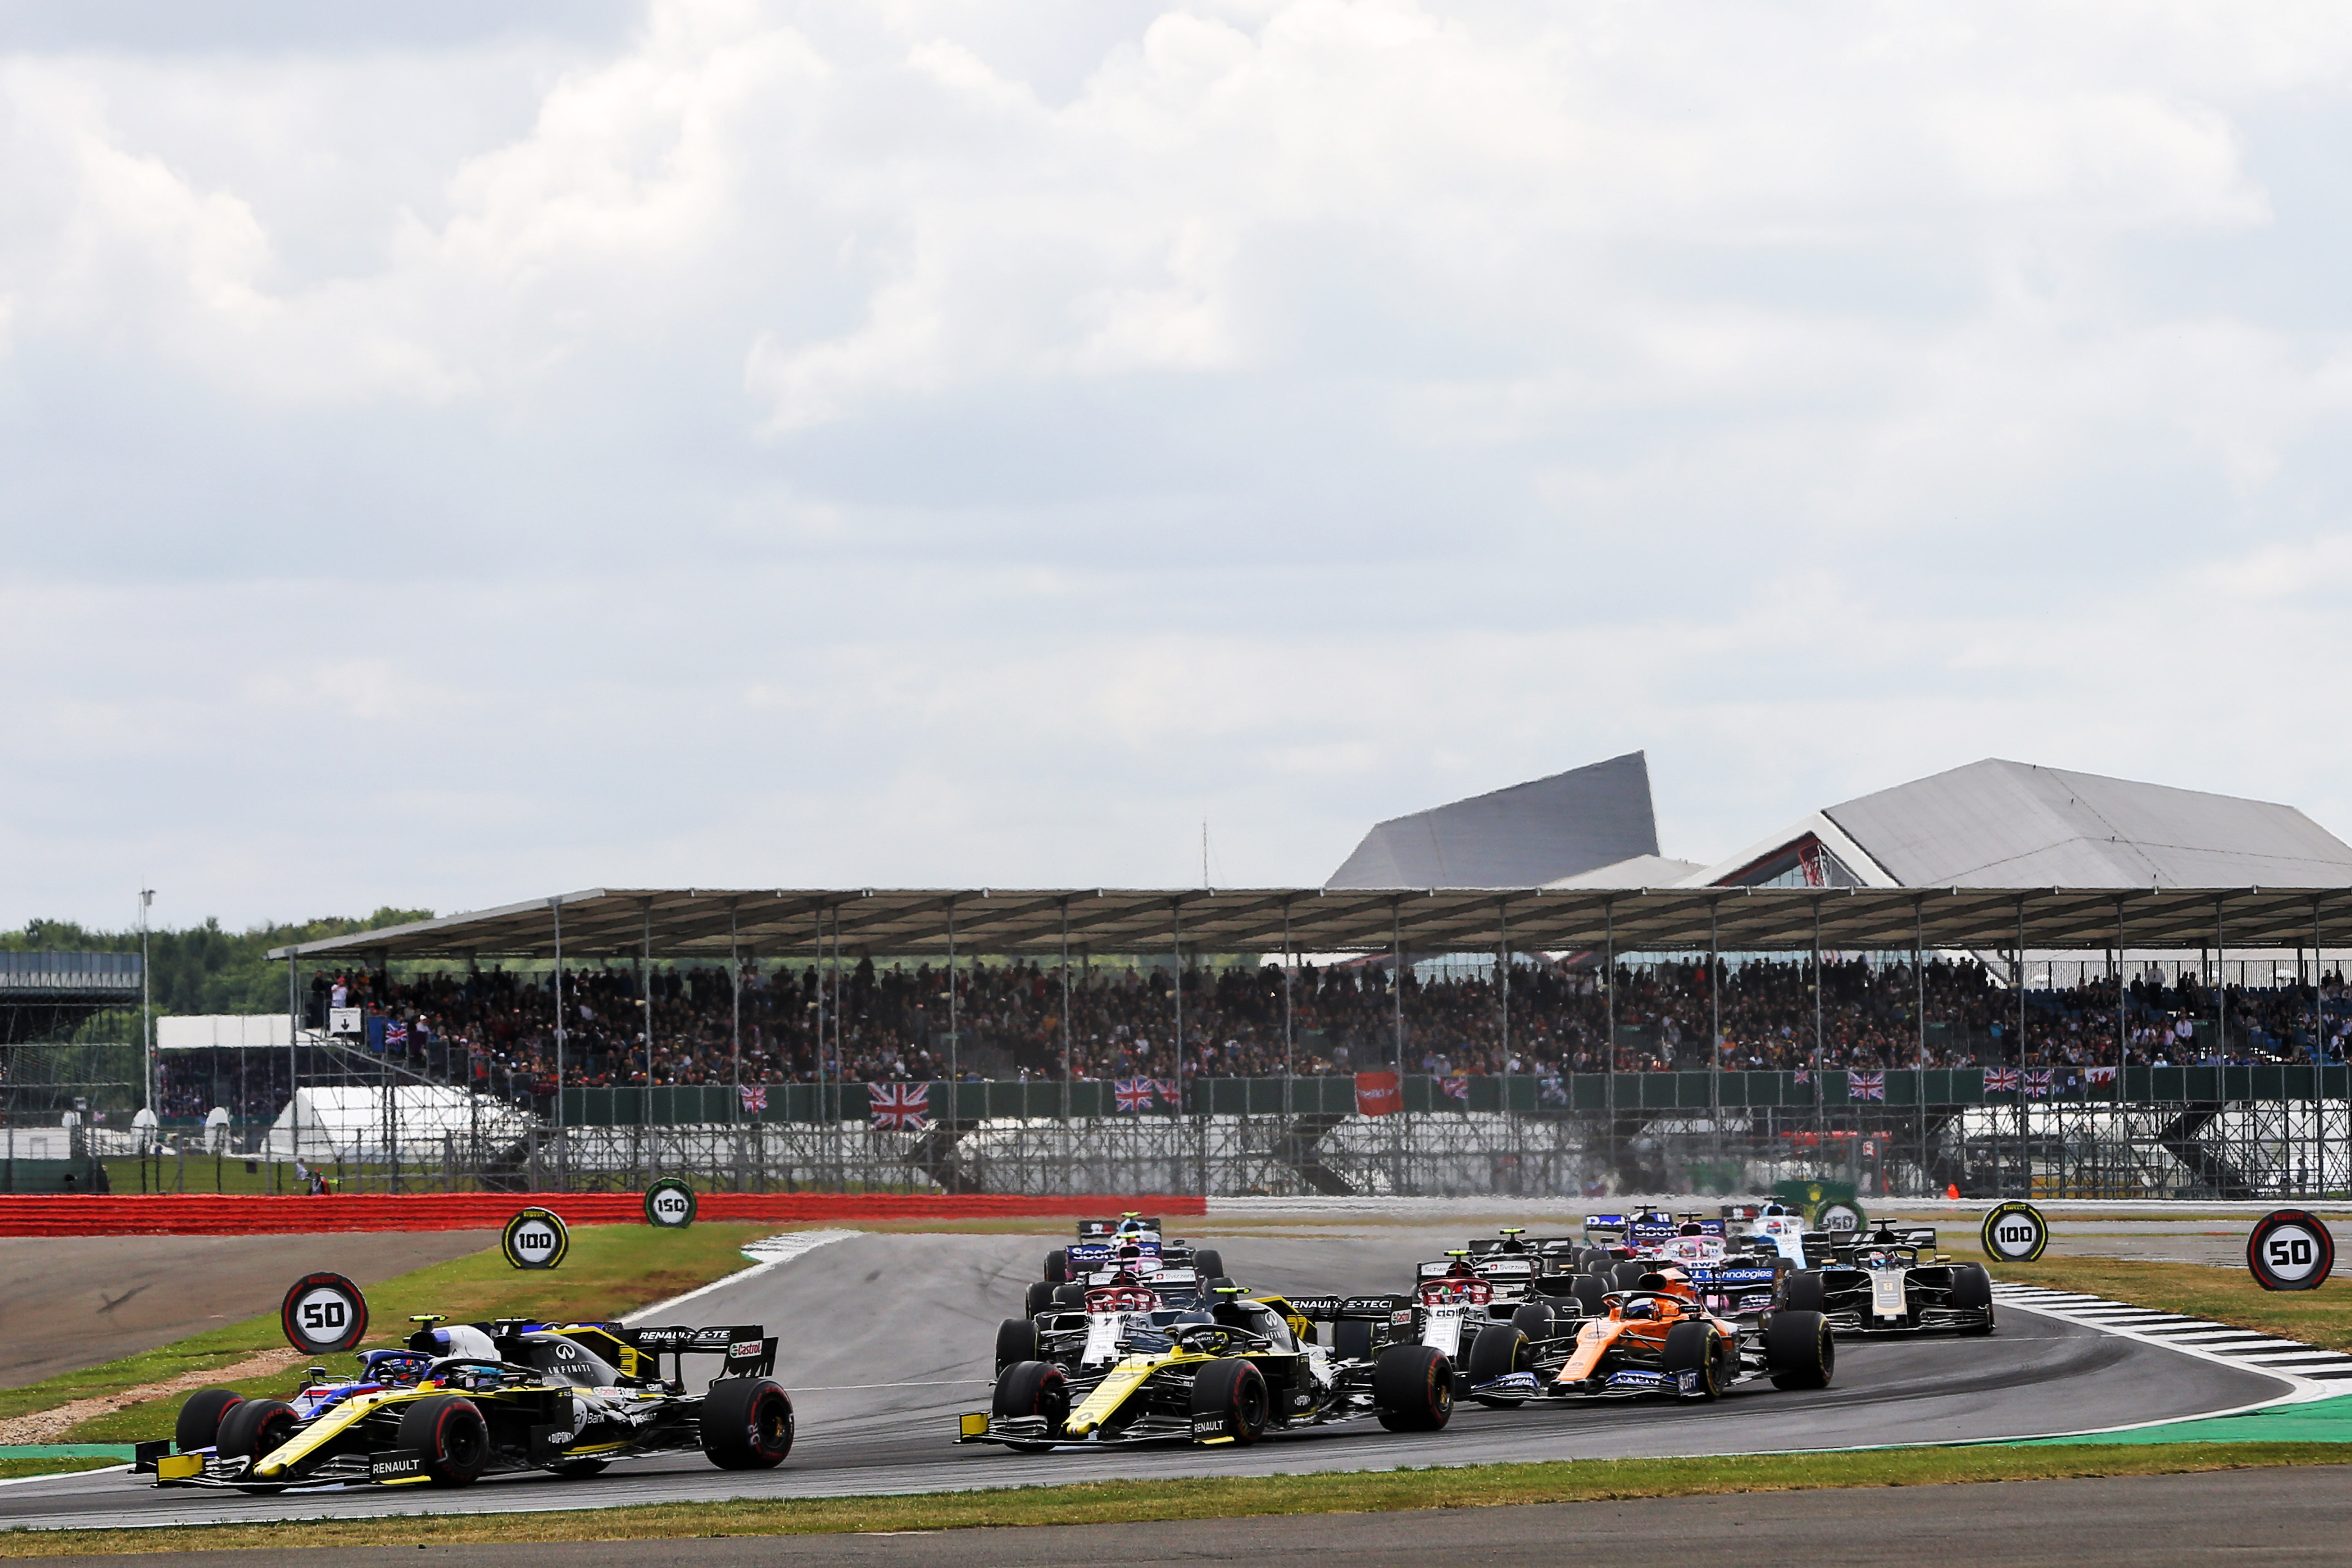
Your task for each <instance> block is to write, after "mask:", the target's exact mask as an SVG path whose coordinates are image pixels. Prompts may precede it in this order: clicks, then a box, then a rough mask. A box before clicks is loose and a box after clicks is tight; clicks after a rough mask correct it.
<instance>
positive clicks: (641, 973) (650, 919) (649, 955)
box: [637, 899, 654, 1138]
mask: <svg viewBox="0 0 2352 1568" xmlns="http://www.w3.org/2000/svg"><path fill="white" fill-rule="evenodd" d="M644 914H645V920H646V945H645V950H644V953H643V955H642V956H641V957H640V958H639V959H638V961H637V963H638V969H637V1001H638V1002H639V1004H640V1005H643V1007H644V1009H645V1015H646V1121H645V1125H646V1137H648V1138H651V1137H652V1136H653V1126H654V901H653V900H651V899H647V900H646V907H645V910H644Z"/></svg>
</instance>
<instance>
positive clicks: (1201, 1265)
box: [1192, 1247, 1225, 1279]
mask: <svg viewBox="0 0 2352 1568" xmlns="http://www.w3.org/2000/svg"><path fill="white" fill-rule="evenodd" d="M1224 1271H1225V1255H1224V1254H1223V1253H1222V1252H1219V1251H1218V1250H1217V1249H1216V1248H1215V1247H1194V1248H1193V1249H1192V1272H1193V1273H1195V1274H1197V1275H1199V1276H1200V1277H1201V1278H1202V1279H1210V1278H1212V1277H1213V1276H1215V1275H1219V1274H1223V1272H1224Z"/></svg>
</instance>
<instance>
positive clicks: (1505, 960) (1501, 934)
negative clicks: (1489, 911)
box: [1495, 899, 1511, 1072]
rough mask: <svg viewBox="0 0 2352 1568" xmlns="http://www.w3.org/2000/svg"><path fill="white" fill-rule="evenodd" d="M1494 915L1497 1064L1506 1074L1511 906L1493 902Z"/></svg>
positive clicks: (1508, 1049) (1509, 1055)
mask: <svg viewBox="0 0 2352 1568" xmlns="http://www.w3.org/2000/svg"><path fill="white" fill-rule="evenodd" d="M1495 913H1496V918H1497V920H1498V921H1499V922H1500V924H1499V926H1498V929H1497V934H1496V942H1495V998H1496V1004H1497V1005H1499V1007H1500V1008H1501V1010H1502V1020H1503V1059H1502V1061H1501V1063H1500V1064H1499V1065H1500V1066H1501V1067H1502V1068H1503V1070H1504V1071H1506V1072H1508V1071H1509V1070H1510V1067H1511V905H1510V900H1507V899H1498V900H1496V902H1495Z"/></svg>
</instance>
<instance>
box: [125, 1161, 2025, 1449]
mask: <svg viewBox="0 0 2352 1568" xmlns="http://www.w3.org/2000/svg"><path fill="white" fill-rule="evenodd" d="M1935 1245H1936V1241H1935V1233H1934V1231H1933V1230H1932V1229H1929V1228H1927V1227H1925V1226H1904V1227H1895V1226H1879V1227H1877V1228H1876V1229H1875V1230H1874V1231H1870V1232H1867V1233H1864V1232H1848V1233H1844V1234H1831V1233H1825V1232H1821V1231H1814V1230H1809V1229H1807V1228H1805V1226H1804V1225H1803V1222H1802V1220H1801V1218H1799V1217H1798V1216H1795V1215H1788V1214H1784V1213H1781V1212H1780V1211H1778V1210H1776V1209H1769V1208H1767V1209H1762V1210H1755V1211H1744V1212H1736V1213H1735V1212H1730V1211H1727V1215H1725V1216H1718V1217H1709V1218H1702V1217H1700V1216H1699V1215H1688V1214H1685V1215H1667V1214H1661V1213H1656V1212H1654V1211H1642V1212H1637V1213H1632V1214H1601V1215H1588V1216H1587V1217H1586V1219H1585V1223H1584V1226H1583V1228H1582V1230H1581V1231H1580V1233H1578V1234H1576V1235H1564V1236H1540V1237H1538V1236H1529V1235H1528V1234H1527V1233H1526V1232H1525V1231H1523V1230H1519V1229H1516V1228H1506V1229H1505V1230H1503V1231H1502V1232H1501V1233H1500V1234H1499V1235H1497V1236H1495V1237H1480V1238H1476V1239H1474V1240H1472V1241H1471V1242H1470V1243H1469V1244H1468V1245H1467V1246H1465V1247H1461V1248H1458V1249H1455V1250H1453V1251H1450V1252H1448V1253H1447V1254H1446V1255H1445V1257H1444V1258H1437V1259H1432V1260H1430V1261H1427V1262H1424V1263H1422V1264H1420V1265H1418V1266H1417V1267H1416V1268H1415V1271H1414V1272H1415V1278H1414V1279H1413V1280H1412V1283H1411V1285H1410V1288H1409V1289H1404V1290H1402V1291H1396V1292H1386V1293H1378V1294H1369V1295H1347V1294H1341V1293H1338V1292H1333V1293H1329V1294H1304V1293H1297V1292H1291V1293H1282V1294H1278V1293H1273V1292H1259V1291H1251V1290H1248V1289H1244V1288H1243V1287H1242V1286H1240V1285H1238V1284H1236V1283H1235V1282H1234V1280H1233V1279H1230V1278H1227V1277H1226V1276H1225V1274H1224V1266H1223V1259H1222V1258H1221V1257H1220V1256H1219V1254H1218V1252H1217V1251H1216V1250H1214V1249H1213V1248H1209V1247H1202V1246H1199V1245H1198V1244H1196V1243H1193V1242H1190V1241H1186V1240H1183V1239H1181V1238H1176V1237H1166V1236H1165V1235H1163V1233H1162V1231H1161V1228H1160V1222H1159V1221H1158V1220H1157V1219H1156V1218H1152V1217H1150V1216H1147V1215H1139V1214H1129V1215H1121V1216H1119V1217H1118V1218H1117V1219H1114V1220H1103V1221H1087V1222H1086V1223H1084V1224H1082V1225H1080V1226H1079V1227H1078V1234H1077V1237H1076V1239H1075V1241H1073V1242H1072V1243H1070V1244H1068V1245H1066V1246H1064V1247H1056V1248H1055V1249H1054V1250H1053V1251H1052V1252H1051V1253H1049V1254H1048V1255H1047V1257H1046V1258H1045V1268H1044V1269H1043V1276H1044V1277H1043V1278H1042V1279H1038V1280H1037V1281H1035V1282H1034V1283H1032V1284H1031V1285H1030V1286H1029V1287H1028V1288H1027V1291H1026V1300H1025V1301H1024V1309H1025V1310H1024V1315H1022V1316H1020V1317H1016V1318H1008V1319H1006V1320H1004V1321H1003V1322H1002V1323H1001V1324H1000V1325H999V1327H998V1330H997V1335H996V1346H995V1380H994V1384H993V1390H992V1398H991V1402H990V1407H989V1408H988V1409H987V1410H985V1411H975V1412H971V1413H970V1414H967V1415H962V1416H961V1417H960V1418H959V1421H958V1429H957V1433H956V1438H957V1440H958V1441H959V1442H962V1443H974V1444H993V1445H998V1446H1001V1447H1005V1448H1008V1449H1011V1450H1013V1451H1015V1452H1023V1453H1036V1452H1044V1451H1046V1450H1050V1449H1053V1448H1055V1447H1065V1446H1069V1445H1076V1444H1093V1445H1100V1444H1108V1443H1130V1444H1149V1443H1165V1442H1178V1443H1187V1444H1201V1445H1212V1446H1213V1445H1223V1444H1232V1445H1237V1446H1238V1445H1247V1444H1251V1443H1255V1442H1257V1441H1259V1440H1261V1439H1262V1438H1265V1437H1267V1436H1271V1435H1275V1434H1278V1433H1283V1432H1291V1431H1297V1430H1300V1429H1303V1428H1307V1427H1319V1426H1330V1425H1334V1424H1338V1423H1344V1422H1354V1421H1377V1422H1378V1423H1379V1424H1380V1425H1381V1426H1383V1427H1385V1428H1387V1429H1388V1430H1390V1431H1392V1432H1427V1431H1436V1430H1439V1429H1441V1428H1443V1427H1444V1426H1447V1424H1448V1423H1449V1422H1450V1421H1451V1419H1452V1417H1453V1415H1454V1409H1455V1405H1456V1401H1457V1400H1463V1399H1466V1400H1469V1401H1472V1402H1475V1403H1476V1404H1477V1405H1483V1406H1486V1407H1488V1408H1493V1409H1500V1410H1514V1409H1523V1408H1528V1407H1531V1406H1542V1405H1559V1404H1570V1403H1593V1402H1609V1401H1616V1400H1625V1399H1639V1398H1661V1399H1673V1400H1681V1401H1700V1402H1705V1401H1711V1400H1715V1399H1717V1398H1719V1397H1721V1396H1722V1395H1723V1394H1725V1393H1727V1392H1728V1391H1729V1390H1731V1389H1733V1388H1735V1387H1738V1386H1739V1385H1741V1384H1750V1383H1759V1382H1765V1383H1769V1384H1770V1385H1771V1386H1772V1387H1774V1388H1778V1389H1821V1388H1826V1387H1828V1386H1829V1385H1830V1384H1831V1382H1832V1378H1833V1376H1834V1374H1835V1371H1836V1354H1837V1342H1838V1340H1839V1338H1840V1337H1841V1336H1853V1335H1869V1334H1887V1333H1892V1334H1913V1333H1926V1332H1933V1331H1951V1332H1957V1333H1961V1334H1984V1333H1990V1332H1991V1331H1992V1330H1993V1306H1992V1295H1991V1282H1990V1279H1989V1278H1988V1277H1987V1275H1986V1273H1985V1270H1984V1269H1983V1268H1981V1267H1980V1266H1979V1265H1976V1264H1973V1263H1956V1262H1953V1261H1952V1260H1951V1259H1949V1258H1944V1257H1942V1256H1940V1255H1938V1254H1937V1252H1936V1250H1935ZM321 1279H324V1280H334V1281H339V1288H348V1290H349V1292H350V1293H351V1294H352V1295H354V1296H355V1295H356V1291H357V1288H356V1287H354V1286H350V1284H349V1282H348V1281H341V1280H340V1277H336V1276H314V1277H312V1278H311V1279H310V1280H306V1281H304V1282H303V1283H302V1284H301V1285H298V1286H297V1288H296V1289H297V1291H298V1292H299V1291H300V1290H302V1289H304V1288H305V1287H306V1286H309V1285H310V1284H312V1283H314V1282H316V1281H318V1280H321ZM295 1302H296V1296H295V1295H294V1294H293V1293H289V1298H288V1303H289V1304H288V1309H287V1312H288V1318H287V1322H288V1333H289V1339H293V1340H295V1342H296V1343H297V1345H298V1348H299V1347H300V1346H301V1344H302V1340H301V1338H300V1337H299V1335H298V1333H297V1331H296V1329H295V1326H294V1316H293V1314H294V1310H295ZM356 1310H357V1313H358V1321H359V1323H360V1324H361V1325H362V1327H363V1325H364V1322H365V1308H364V1303H363V1302H361V1303H359V1304H358V1305H357V1308H356ZM414 1321H415V1323H416V1325H417V1326H416V1328H415V1331H414V1332H413V1333H412V1334H410V1335H409V1337H408V1339H407V1341H406V1343H405V1345H404V1347H402V1348H398V1349H376V1350H369V1351H363V1352H359V1354H358V1358H357V1359H358V1367H357V1370H356V1372H355V1373H354V1374H352V1375H349V1376H341V1377H338V1376H332V1375H330V1374H329V1373H327V1371H326V1370H325V1368H324V1367H323V1366H313V1367H312V1368H311V1369H310V1373H308V1374H306V1376H305V1377H304V1378H303V1380H302V1384H301V1386H300V1388H299V1391H298V1392H297V1393H296V1394H294V1396H293V1397H292V1398H290V1399H284V1400H280V1399H273V1398H260V1397H256V1398H246V1397H244V1396H242V1395H241V1394H237V1393H236V1392H233V1391H231V1390H227V1389H207V1390H205V1391H202V1392H200V1393H198V1394H193V1395H191V1396H190V1397H189V1398H188V1400H187V1401H186V1402H185V1403H184V1405H182V1407H181V1410H180V1412H179V1416H178V1422H177V1426H176V1430H175V1432H174V1435H173V1440H172V1441H171V1442H170V1443H157V1444H148V1445H142V1447H141V1451H140V1457H139V1465H138V1468H140V1469H142V1471H144V1472H146V1473H150V1474H152V1475H153V1476H154V1477H155V1484H157V1485H159V1486H186V1487H216V1488H233V1489H240V1490H245V1491H262V1492H271V1491H285V1490H290V1489H308V1488H315V1487H321V1486H348V1485H355V1484H379V1485H409V1484H422V1485H437V1486H461V1485H465V1484H467V1483H469V1482H471V1481H473V1480H475V1479H479V1478H481V1477H483V1476H487V1475H493V1474H499V1473H501V1472H521V1471H530V1470H539V1471H546V1472H551V1473H552V1474H554V1475H557V1476H562V1477H583V1476H588V1475H593V1474H595V1473H597V1472H599V1471H601V1470H603V1469H604V1468H606V1467H607V1466H608V1465H610V1464H612V1463H613V1462H614V1461H616V1460H626V1459H633V1458H646V1457H652V1456H659V1455H676V1454H687V1453H696V1452H699V1453H700V1454H702V1455H703V1456H704V1457H705V1458H707V1459H708V1460H709V1462H710V1463H712V1464H714V1465H717V1466H719V1467H721V1468H730V1469H758V1468H771V1467H773V1466H775V1465H777V1464H779V1463H781V1462H782V1460H783V1459H784V1458H785V1457H786V1456H787V1455H788V1454H789V1453H790V1452H791V1449H792V1446H793V1436H794V1418H793V1404H792V1399H791V1396H790V1395H789V1394H787V1393H786V1392H785V1391H784V1389H783V1387H782V1385H781V1384H778V1383H777V1382H776V1381H775V1380H774V1378H773V1376H772V1373H773V1371H774V1365H775V1360H776V1352H777V1341H776V1339H774V1338H773V1337H770V1336H768V1335H767V1334H766V1333H765V1331H764V1330H763V1329H762V1328H761V1327H757V1326H724V1327H627V1326H624V1325H622V1324H620V1323H615V1322H605V1321H577V1322H573V1321H544V1322H542V1321H521V1320H511V1319H504V1320H498V1321H491V1322H485V1323H463V1324H461V1323H449V1322H447V1321H446V1320H444V1319H442V1318H440V1317H438V1316H436V1315H432V1314H426V1315H424V1316H420V1317H418V1318H417V1319H415V1320H414ZM359 1337H360V1334H359V1332H358V1331H356V1330H355V1331H352V1333H351V1334H350V1336H349V1343H352V1344H356V1343H357V1342H358V1339H359ZM666 1357H667V1358H670V1360H671V1362H672V1365H671V1367H670V1369H669V1370H668V1372H667V1374H666V1373H665V1369H664V1367H663V1364H662V1363H663V1360H664V1358H666ZM688 1357H696V1358H717V1360H718V1363H719V1365H718V1370H717V1375H715V1376H713V1377H711V1378H709V1379H708V1380H707V1381H706V1382H705V1383H704V1384H703V1386H701V1387H700V1388H699V1389H696V1388H693V1387H691V1386H690V1385H689V1383H688V1378H687V1376H686V1365H687V1359H688Z"/></svg>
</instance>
